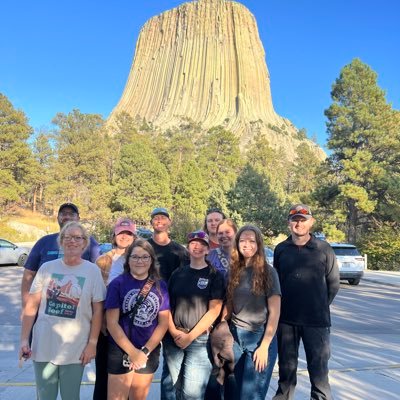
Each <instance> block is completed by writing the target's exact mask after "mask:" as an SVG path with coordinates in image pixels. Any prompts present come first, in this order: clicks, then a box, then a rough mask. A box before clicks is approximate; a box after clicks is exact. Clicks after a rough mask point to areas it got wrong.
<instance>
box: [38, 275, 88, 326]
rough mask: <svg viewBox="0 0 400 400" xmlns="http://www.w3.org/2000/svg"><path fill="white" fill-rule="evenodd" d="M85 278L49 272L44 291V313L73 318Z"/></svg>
mask: <svg viewBox="0 0 400 400" xmlns="http://www.w3.org/2000/svg"><path fill="white" fill-rule="evenodd" d="M85 279H86V278H84V277H82V276H75V275H64V274H51V279H50V283H49V285H48V286H47V291H46V309H45V314H47V315H53V316H55V317H62V318H75V317H76V310H77V308H78V304H79V300H80V298H81V295H82V289H83V285H84V284H85Z"/></svg>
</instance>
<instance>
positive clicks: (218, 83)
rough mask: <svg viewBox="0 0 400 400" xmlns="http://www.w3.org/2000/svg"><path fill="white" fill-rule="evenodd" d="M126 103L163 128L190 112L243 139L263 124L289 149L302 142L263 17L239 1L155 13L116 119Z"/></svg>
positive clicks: (204, 0) (214, 0) (212, 0)
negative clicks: (279, 106) (262, 28)
mask: <svg viewBox="0 0 400 400" xmlns="http://www.w3.org/2000/svg"><path fill="white" fill-rule="evenodd" d="M122 111H125V112H127V113H128V114H130V115H131V116H133V117H137V116H138V117H140V118H145V119H146V120H147V121H149V122H152V123H153V125H154V126H158V127H162V128H166V127H170V126H174V125H175V126H176V125H179V123H180V122H181V121H182V120H183V119H188V118H189V119H191V120H193V121H194V122H197V123H200V124H201V125H202V126H203V127H204V128H205V129H208V128H211V127H215V126H218V125H222V126H224V127H225V128H226V129H228V130H231V131H232V132H234V133H236V134H237V135H239V137H240V138H241V143H242V145H244V144H245V143H247V142H248V141H249V140H250V139H251V138H252V137H253V136H254V135H255V134H256V132H262V133H264V134H266V135H267V136H268V138H269V140H270V143H271V144H272V145H277V144H279V145H280V146H282V147H283V148H284V149H285V150H286V151H287V154H295V149H296V147H297V145H298V144H299V143H300V141H299V139H298V135H297V129H296V128H295V127H294V126H293V124H292V123H291V122H290V121H289V120H287V119H285V118H282V117H280V116H279V115H277V114H276V113H275V111H274V108H273V105H272V97H271V90H270V77H269V72H268V68H267V65H266V61H265V52H264V49H263V46H262V43H261V41H260V38H259V34H258V29H257V23H256V21H255V18H254V16H253V15H252V14H251V13H250V12H249V10H248V9H247V8H246V7H244V6H243V5H242V4H240V3H237V2H233V1H226V0H198V1H192V2H189V3H184V4H182V5H181V6H179V7H177V8H174V9H172V10H169V11H166V12H164V13H162V14H161V15H158V16H155V17H153V18H151V19H150V20H149V21H148V22H147V23H146V24H145V25H144V26H143V28H142V30H141V32H140V35H139V39H138V42H137V45H136V52H135V56H134V61H133V65H132V68H131V71H130V74H129V77H128V81H127V84H126V87H125V90H124V92H123V94H122V97H121V99H120V101H119V103H118V105H117V106H116V107H115V109H114V110H113V112H112V114H111V116H110V119H109V120H110V123H112V122H113V120H114V119H115V117H116V115H117V114H118V113H119V112H122ZM309 144H310V145H311V146H313V147H315V148H316V152H317V153H318V151H319V150H318V149H319V148H317V146H315V144H313V143H312V142H309ZM321 152H322V150H321ZM289 158H290V159H292V158H293V156H291V157H290V156H289Z"/></svg>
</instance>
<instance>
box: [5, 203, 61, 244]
mask: <svg viewBox="0 0 400 400" xmlns="http://www.w3.org/2000/svg"><path fill="white" fill-rule="evenodd" d="M58 230H59V227H58V223H57V220H56V219H55V218H52V217H48V216H46V215H43V214H40V213H33V212H31V211H28V210H25V209H21V208H16V209H14V210H13V212H12V213H10V214H8V215H3V216H2V217H1V218H0V237H1V238H3V239H7V240H10V241H12V242H32V241H33V242H35V241H36V240H38V239H40V238H41V237H42V236H44V235H46V234H47V233H52V232H57V231H58Z"/></svg>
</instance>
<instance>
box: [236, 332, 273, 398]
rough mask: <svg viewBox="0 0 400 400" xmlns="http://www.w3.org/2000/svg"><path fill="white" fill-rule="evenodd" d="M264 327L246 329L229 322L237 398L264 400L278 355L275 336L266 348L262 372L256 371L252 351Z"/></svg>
mask: <svg viewBox="0 0 400 400" xmlns="http://www.w3.org/2000/svg"><path fill="white" fill-rule="evenodd" d="M264 330H265V328H264V327H262V328H260V329H259V330H257V331H256V332H252V331H247V330H245V329H242V328H239V327H237V326H235V325H234V324H231V332H232V335H233V338H234V340H235V341H234V344H233V352H234V355H235V370H234V374H235V380H236V385H237V390H236V394H237V399H243V400H245V399H246V400H247V399H252V400H264V399H265V396H266V395H267V392H268V387H269V383H270V381H271V376H272V371H273V369H274V365H275V362H276V358H277V355H278V346H277V340H276V336H274V338H273V339H272V341H271V344H270V346H269V349H268V362H267V366H266V368H265V369H264V371H262V372H257V371H256V369H255V366H254V362H253V355H254V351H255V350H256V349H257V348H258V346H259V345H260V343H261V341H262V338H263V336H264Z"/></svg>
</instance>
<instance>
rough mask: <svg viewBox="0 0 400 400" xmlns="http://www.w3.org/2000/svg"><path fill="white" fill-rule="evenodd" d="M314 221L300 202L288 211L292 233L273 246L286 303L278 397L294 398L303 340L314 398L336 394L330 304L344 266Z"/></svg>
mask: <svg viewBox="0 0 400 400" xmlns="http://www.w3.org/2000/svg"><path fill="white" fill-rule="evenodd" d="M313 224H314V218H313V217H312V215H311V210H310V208H309V207H308V206H307V205H305V204H295V205H294V206H293V207H292V208H291V209H290V210H289V216H288V225H289V229H290V232H291V235H290V236H289V237H288V238H287V239H286V240H285V241H283V242H281V243H279V244H278V245H277V246H276V248H275V252H274V267H275V268H276V270H277V272H278V275H279V280H280V284H281V291H282V304H281V315H280V319H279V326H278V333H277V337H278V354H279V382H278V390H277V391H276V394H275V396H274V398H273V400H291V399H293V398H294V391H295V387H296V382H297V378H296V375H297V363H298V352H299V344H300V340H302V342H303V345H304V350H305V353H306V358H307V369H308V373H309V376H310V382H311V396H310V398H311V399H315V400H332V394H331V388H330V385H329V379H328V360H329V357H330V326H331V318H330V311H329V305H330V304H331V303H332V301H333V299H334V297H335V296H336V293H337V292H338V290H339V286H340V282H339V269H338V266H337V262H336V257H335V254H334V252H333V250H332V248H331V247H330V245H329V244H328V243H327V242H325V241H322V240H319V239H316V238H315V237H314V236H313V235H312V234H310V230H311V228H312V226H313Z"/></svg>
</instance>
